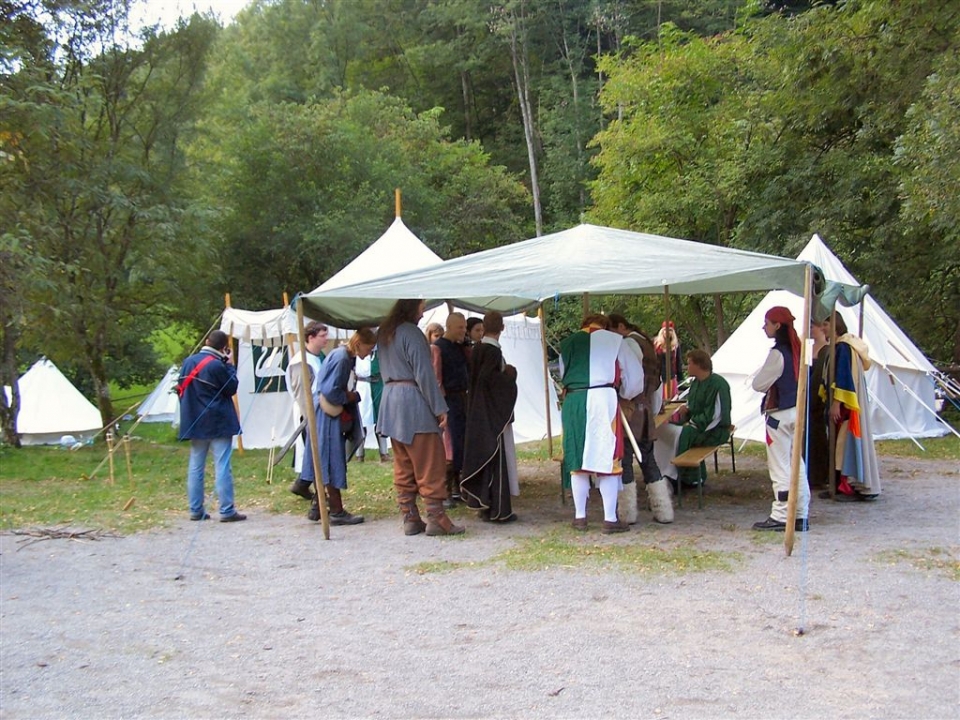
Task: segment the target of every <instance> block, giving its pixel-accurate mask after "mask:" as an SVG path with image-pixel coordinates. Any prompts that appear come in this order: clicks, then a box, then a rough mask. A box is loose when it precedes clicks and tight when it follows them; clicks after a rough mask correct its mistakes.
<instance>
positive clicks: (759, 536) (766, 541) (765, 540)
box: [750, 530, 783, 545]
mask: <svg viewBox="0 0 960 720" xmlns="http://www.w3.org/2000/svg"><path fill="white" fill-rule="evenodd" d="M750 542H752V543H753V544H754V545H783V533H781V532H771V531H763V532H761V531H759V530H751V531H750Z"/></svg>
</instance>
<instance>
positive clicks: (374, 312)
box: [297, 224, 805, 326]
mask: <svg viewBox="0 0 960 720" xmlns="http://www.w3.org/2000/svg"><path fill="white" fill-rule="evenodd" d="M804 267H805V264H804V263H802V262H800V261H797V260H788V259H786V258H780V257H776V256H773V255H764V254H761V253H753V252H748V251H745V250H735V249H732V248H725V247H720V246H717V245H706V244H703V243H697V242H692V241H689V240H677V239H675V238H668V237H663V236H660V235H650V234H647V233H637V232H631V231H629V230H617V229H614V228H607V227H600V226H597V225H587V224H584V225H578V226H576V227H574V228H571V229H569V230H564V231H562V232H558V233H553V234H551V235H544V236H543V237H539V238H533V239H531V240H524V241H522V242H518V243H514V244H512V245H506V246H504V247H499V248H494V249H492V250H485V251H483V252H478V253H474V254H472V255H465V256H463V257H459V258H455V259H453V260H447V261H446V262H444V263H442V264H441V265H435V266H432V267H428V268H424V269H418V270H411V271H407V272H401V273H396V274H393V275H389V276H387V277H382V278H378V279H375V280H369V281H366V282H362V283H356V284H354V285H347V286H344V287H338V288H332V289H330V290H324V291H320V290H316V291H314V292H312V293H307V294H305V295H300V296H299V297H298V298H297V301H298V302H302V303H303V308H304V315H306V316H307V317H315V318H319V319H322V320H324V321H326V322H329V323H332V324H334V325H352V326H358V325H376V324H378V323H379V322H380V321H381V320H382V319H383V318H384V317H385V316H386V314H387V313H388V312H389V310H390V307H391V306H392V305H393V303H394V301H396V300H397V299H398V298H425V299H427V300H428V301H429V304H430V306H431V307H433V306H436V305H439V304H440V303H442V302H450V303H452V304H453V305H455V306H457V307H465V308H468V309H470V310H473V311H476V312H482V311H485V310H499V311H500V312H502V313H503V314H504V315H513V314H516V313H519V312H523V311H528V310H533V309H535V308H536V307H537V306H538V305H539V304H540V303H542V302H544V301H546V300H549V299H551V298H554V297H557V296H560V295H582V294H583V293H590V294H594V295H650V294H663V293H664V291H665V290H669V292H670V293H674V294H681V295H700V294H712V293H725V292H744V291H750V290H772V289H788V290H792V291H794V292H797V293H803V283H804Z"/></svg>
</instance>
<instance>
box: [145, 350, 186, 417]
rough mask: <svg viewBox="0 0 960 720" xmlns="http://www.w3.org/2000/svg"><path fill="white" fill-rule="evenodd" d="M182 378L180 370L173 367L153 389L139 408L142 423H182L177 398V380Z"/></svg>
mask: <svg viewBox="0 0 960 720" xmlns="http://www.w3.org/2000/svg"><path fill="white" fill-rule="evenodd" d="M179 377H180V372H179V368H178V367H177V366H176V365H171V366H170V368H169V369H168V370H167V372H166V373H165V374H164V376H163V378H161V380H160V382H158V383H157V386H156V387H155V388H154V389H153V392H151V393H150V394H149V395H147V398H146V400H144V401H143V402H142V403H140V407H138V408H137V415H138V416H139V417H140V422H146V423H155V422H156V423H158V422H164V423H170V424H171V425H177V424H178V423H179V421H180V401H179V399H178V398H177V393H176V388H177V380H178V379H179Z"/></svg>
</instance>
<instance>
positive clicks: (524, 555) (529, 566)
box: [490, 528, 742, 574]
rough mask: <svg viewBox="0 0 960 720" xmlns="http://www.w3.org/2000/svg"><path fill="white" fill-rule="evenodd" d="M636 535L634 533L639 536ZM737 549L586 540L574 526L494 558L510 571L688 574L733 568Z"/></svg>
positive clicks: (525, 540) (526, 541)
mask: <svg viewBox="0 0 960 720" xmlns="http://www.w3.org/2000/svg"><path fill="white" fill-rule="evenodd" d="M636 536H637V534H634V537H636ZM741 559H742V556H741V555H740V554H739V553H735V552H716V551H713V550H703V549H701V548H699V547H697V546H696V545H695V544H691V543H686V542H684V543H681V544H679V545H676V546H664V545H650V544H647V543H646V542H631V543H629V544H626V543H619V542H612V541H610V542H608V541H606V540H601V541H600V542H597V541H596V539H595V538H590V539H589V540H583V539H582V536H580V535H579V533H577V531H575V530H573V529H572V528H564V529H563V530H551V531H549V532H547V533H545V534H544V535H541V536H538V537H528V538H523V539H521V540H520V541H519V542H518V544H517V546H516V547H514V548H511V549H509V550H506V551H504V552H502V553H500V554H499V555H497V556H495V557H494V558H492V559H491V561H490V562H492V563H502V564H503V565H504V566H505V567H506V568H508V569H510V570H550V569H558V568H560V569H563V568H587V569H591V568H592V569H596V570H606V569H609V568H610V567H616V568H618V569H620V570H623V571H627V572H632V573H640V574H643V573H656V574H663V573H686V572H706V571H730V570H733V569H734V568H735V567H736V566H737V565H738V564H739V563H740V561H741Z"/></svg>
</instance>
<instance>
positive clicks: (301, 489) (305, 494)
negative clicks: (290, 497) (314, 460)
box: [290, 479, 313, 500]
mask: <svg viewBox="0 0 960 720" xmlns="http://www.w3.org/2000/svg"><path fill="white" fill-rule="evenodd" d="M312 486H313V483H312V482H307V481H306V480H299V479H297V480H294V481H293V482H292V483H291V484H290V492H292V493H293V494H294V495H299V496H300V497H302V498H303V499H304V500H313V492H312V491H311V490H310V488H311V487H312Z"/></svg>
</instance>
